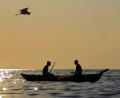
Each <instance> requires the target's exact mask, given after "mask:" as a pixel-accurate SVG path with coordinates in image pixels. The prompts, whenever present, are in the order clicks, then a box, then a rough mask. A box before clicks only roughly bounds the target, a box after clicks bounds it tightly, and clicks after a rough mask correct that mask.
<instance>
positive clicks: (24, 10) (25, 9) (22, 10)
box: [19, 7, 29, 13]
mask: <svg viewBox="0 0 120 98" xmlns="http://www.w3.org/2000/svg"><path fill="white" fill-rule="evenodd" d="M28 8H29V7H28ZM28 8H24V9H21V10H19V11H21V12H23V13H24V12H27V10H28Z"/></svg>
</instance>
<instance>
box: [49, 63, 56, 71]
mask: <svg viewBox="0 0 120 98" xmlns="http://www.w3.org/2000/svg"><path fill="white" fill-rule="evenodd" d="M55 63H56V62H54V64H53V67H54V65H55ZM53 67H52V68H51V70H50V73H51V72H52V70H53Z"/></svg>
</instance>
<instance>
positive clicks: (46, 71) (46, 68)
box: [43, 65, 48, 75]
mask: <svg viewBox="0 0 120 98" xmlns="http://www.w3.org/2000/svg"><path fill="white" fill-rule="evenodd" d="M47 74H48V65H46V66H45V67H44V68H43V75H47Z"/></svg>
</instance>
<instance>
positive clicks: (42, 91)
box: [0, 70, 120, 98]
mask: <svg viewBox="0 0 120 98" xmlns="http://www.w3.org/2000/svg"><path fill="white" fill-rule="evenodd" d="M99 71H100V70H84V72H83V74H93V73H97V72H99ZM70 72H73V70H54V74H56V75H58V74H71V73H70ZM20 73H27V74H42V71H41V70H1V71H0V98H24V97H26V98H33V97H34V98H40V97H42V98H53V97H55V98H61V97H66V98H69V97H71V98H80V97H82V98H98V97H100V98H120V94H119V92H120V70H109V71H108V72H105V73H104V75H103V76H102V77H101V79H100V80H99V81H98V82H95V83H89V82H50V81H42V82H30V81H26V80H25V79H23V77H22V76H21V75H20Z"/></svg>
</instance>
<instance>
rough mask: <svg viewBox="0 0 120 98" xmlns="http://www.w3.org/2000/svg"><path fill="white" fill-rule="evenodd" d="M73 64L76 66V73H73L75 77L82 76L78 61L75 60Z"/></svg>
mask: <svg viewBox="0 0 120 98" xmlns="http://www.w3.org/2000/svg"><path fill="white" fill-rule="evenodd" d="M74 63H75V65H76V71H75V72H74V73H75V75H77V76H82V68H81V65H80V64H78V60H75V61H74Z"/></svg>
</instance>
